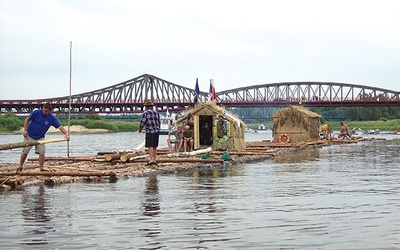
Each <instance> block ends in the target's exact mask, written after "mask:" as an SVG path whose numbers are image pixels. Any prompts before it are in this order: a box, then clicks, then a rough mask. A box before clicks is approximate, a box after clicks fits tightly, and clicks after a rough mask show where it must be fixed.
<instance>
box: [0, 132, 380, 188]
mask: <svg viewBox="0 0 400 250" xmlns="http://www.w3.org/2000/svg"><path fill="white" fill-rule="evenodd" d="M361 140H362V141H366V140H369V141H370V140H377V139H374V138H370V139H361V138H360V139H359V140H337V139H334V138H331V139H330V140H321V141H314V142H304V143H287V144H282V143H273V142H270V141H268V140H263V141H255V142H247V143H246V150H244V151H232V152H228V154H224V152H220V151H212V152H209V154H208V155H207V154H206V155H204V154H201V155H194V156H189V155H188V154H185V153H178V154H177V153H175V154H170V153H169V152H168V151H166V150H165V149H164V150H160V151H159V155H158V158H157V161H158V164H157V165H150V166H146V162H147V161H148V159H147V156H146V153H147V152H146V151H137V152H135V153H136V155H137V156H136V157H135V156H133V157H132V156H130V160H129V161H127V162H126V163H124V162H122V160H121V158H120V157H111V158H110V159H109V160H105V159H106V157H104V156H100V155H94V156H82V157H70V158H67V157H60V158H56V157H53V158H48V159H49V160H48V161H46V163H45V170H46V171H43V172H40V171H39V169H38V163H37V158H36V159H35V158H33V159H28V162H27V163H26V164H25V165H24V170H23V172H21V173H18V174H17V173H16V172H15V171H16V169H17V168H18V164H17V163H5V164H0V172H1V173H0V176H1V177H0V178H1V180H0V183H1V184H2V189H5V190H13V189H18V188H21V187H24V186H31V185H38V184H45V185H48V186H54V185H59V184H63V183H72V182H101V181H109V182H114V181H117V180H118V179H127V178H134V177H143V176H152V175H160V174H173V173H180V172H188V171H194V170H198V169H205V168H207V169H209V168H221V167H224V166H229V165H236V164H241V163H247V162H255V161H263V160H266V159H270V158H273V157H275V156H277V155H280V154H290V153H291V152H294V151H298V150H311V149H313V148H315V147H323V146H330V145H335V144H341V143H357V142H359V141H361ZM112 153H113V154H115V155H124V154H127V152H112ZM206 156H208V157H206Z"/></svg>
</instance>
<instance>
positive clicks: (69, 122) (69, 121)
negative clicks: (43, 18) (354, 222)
mask: <svg viewBox="0 0 400 250" xmlns="http://www.w3.org/2000/svg"><path fill="white" fill-rule="evenodd" d="M71 82H72V41H70V42H69V104H68V134H69V133H70V126H71V92H72V88H71ZM67 156H68V157H69V141H67Z"/></svg>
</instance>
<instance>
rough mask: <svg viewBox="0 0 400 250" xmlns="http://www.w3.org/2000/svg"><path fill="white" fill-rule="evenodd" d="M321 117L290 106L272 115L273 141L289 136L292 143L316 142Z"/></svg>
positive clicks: (301, 108)
mask: <svg viewBox="0 0 400 250" xmlns="http://www.w3.org/2000/svg"><path fill="white" fill-rule="evenodd" d="M320 118H321V116H320V115H319V114H317V113H314V112H312V111H310V110H308V109H306V108H304V107H302V106H289V107H288V108H284V109H281V110H279V111H278V112H276V113H275V114H273V115H272V119H273V121H274V126H273V128H272V132H273V139H274V141H275V142H277V141H278V138H279V136H282V135H285V134H287V135H289V136H290V142H300V141H315V140H318V139H319V127H320Z"/></svg>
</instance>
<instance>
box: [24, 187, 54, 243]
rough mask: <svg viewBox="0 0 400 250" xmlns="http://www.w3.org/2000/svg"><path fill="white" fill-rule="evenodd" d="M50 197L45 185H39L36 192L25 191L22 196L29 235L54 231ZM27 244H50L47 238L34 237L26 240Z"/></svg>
mask: <svg viewBox="0 0 400 250" xmlns="http://www.w3.org/2000/svg"><path fill="white" fill-rule="evenodd" d="M48 201H49V199H48V197H47V196H46V194H45V188H44V186H43V185H40V186H39V187H38V192H37V193H36V194H30V193H29V192H24V193H23V196H22V200H21V203H22V206H23V210H22V217H23V218H24V220H25V226H26V227H27V229H28V231H27V234H28V235H40V234H46V233H49V232H54V231H55V229H54V228H53V227H52V226H51V225H50V221H51V219H52V217H51V216H50V215H49V213H48V209H49V207H50V205H49V204H48ZM25 244H27V245H37V244H48V242H47V240H46V239H45V238H41V239H32V240H30V241H29V242H25Z"/></svg>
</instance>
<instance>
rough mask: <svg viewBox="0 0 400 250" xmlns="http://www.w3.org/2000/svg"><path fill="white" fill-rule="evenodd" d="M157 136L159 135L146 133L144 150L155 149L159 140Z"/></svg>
mask: <svg viewBox="0 0 400 250" xmlns="http://www.w3.org/2000/svg"><path fill="white" fill-rule="evenodd" d="M159 136H160V133H155V134H150V133H146V143H145V147H146V148H156V147H158V138H159Z"/></svg>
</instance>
